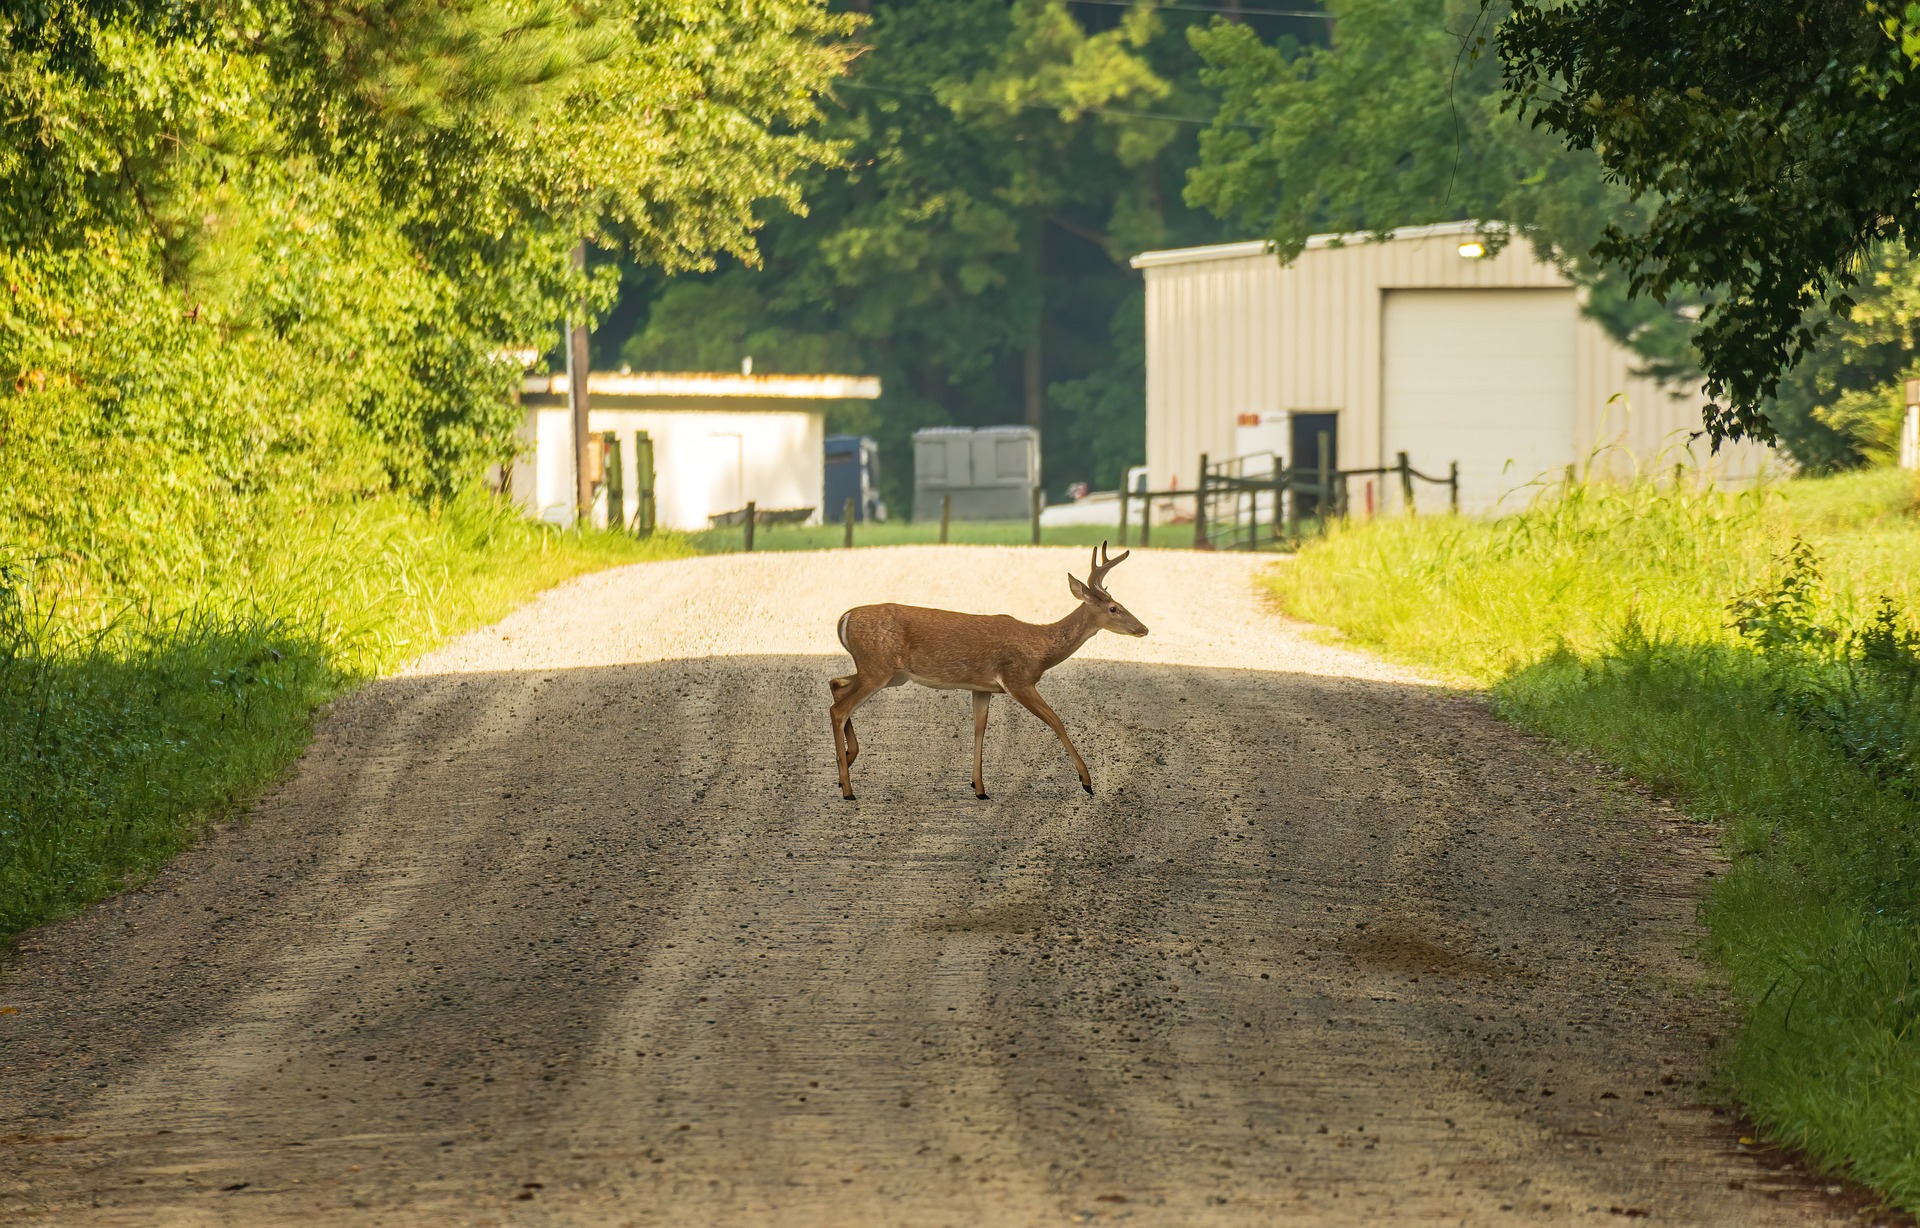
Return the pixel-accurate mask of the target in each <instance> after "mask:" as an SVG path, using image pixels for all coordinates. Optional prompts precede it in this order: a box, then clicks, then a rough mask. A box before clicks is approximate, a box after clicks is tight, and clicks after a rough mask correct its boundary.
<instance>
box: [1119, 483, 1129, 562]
mask: <svg viewBox="0 0 1920 1228" xmlns="http://www.w3.org/2000/svg"><path fill="white" fill-rule="evenodd" d="M1127 494H1128V491H1127V476H1126V474H1125V473H1124V472H1123V473H1122V474H1121V475H1120V544H1121V545H1122V546H1125V545H1126V544H1127Z"/></svg>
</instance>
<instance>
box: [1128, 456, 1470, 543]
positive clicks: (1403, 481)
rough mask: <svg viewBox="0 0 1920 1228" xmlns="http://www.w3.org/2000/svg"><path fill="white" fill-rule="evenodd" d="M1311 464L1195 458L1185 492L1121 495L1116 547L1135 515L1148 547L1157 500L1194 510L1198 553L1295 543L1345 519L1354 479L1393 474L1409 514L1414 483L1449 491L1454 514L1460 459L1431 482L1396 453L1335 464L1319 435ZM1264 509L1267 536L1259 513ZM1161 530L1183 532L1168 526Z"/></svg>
mask: <svg viewBox="0 0 1920 1228" xmlns="http://www.w3.org/2000/svg"><path fill="white" fill-rule="evenodd" d="M1319 443H1320V448H1319V453H1320V454H1319V456H1318V458H1317V463H1316V464H1315V465H1314V466H1313V467H1312V468H1306V467H1303V466H1301V465H1298V464H1295V465H1292V466H1288V465H1287V464H1285V463H1284V461H1283V460H1282V458H1280V457H1277V456H1270V455H1269V454H1265V453H1263V454H1260V455H1259V456H1254V457H1234V458H1232V459H1230V460H1226V461H1221V462H1217V463H1215V462H1213V461H1211V460H1210V458H1209V457H1208V456H1207V455H1206V453H1204V452H1203V453H1201V455H1200V467H1199V474H1200V480H1199V482H1198V483H1197V484H1196V485H1195V486H1193V487H1192V488H1191V489H1188V490H1146V491H1128V490H1125V489H1123V490H1121V492H1120V523H1119V526H1118V528H1119V534H1120V544H1121V545H1123V546H1124V545H1127V544H1128V537H1129V536H1130V534H1131V532H1132V530H1133V529H1134V528H1135V527H1136V526H1135V525H1134V523H1133V522H1134V517H1135V515H1136V510H1135V509H1137V515H1138V518H1139V523H1138V526H1137V527H1138V529H1139V542H1140V544H1141V545H1142V546H1150V545H1152V544H1153V507H1154V504H1155V503H1156V502H1174V503H1179V502H1183V501H1184V502H1191V504H1192V506H1193V519H1192V521H1191V526H1192V529H1193V545H1194V548H1195V549H1197V550H1222V549H1227V550H1257V549H1259V548H1260V547H1261V546H1262V545H1263V544H1266V543H1268V542H1286V541H1297V540H1298V539H1299V538H1300V536H1301V533H1302V530H1303V528H1311V529H1313V530H1316V531H1317V530H1320V529H1323V528H1324V527H1325V525H1326V524H1327V522H1328V521H1330V520H1335V519H1338V518H1341V517H1344V516H1346V515H1347V514H1348V513H1349V510H1350V504H1349V502H1348V492H1349V489H1350V484H1351V481H1352V479H1354V478H1366V477H1381V478H1385V477H1388V476H1392V477H1393V478H1395V479H1397V480H1398V482H1399V486H1400V498H1401V503H1402V505H1403V506H1405V507H1406V508H1407V509H1408V510H1409V511H1412V510H1413V508H1414V506H1415V504H1414V483H1415V482H1425V483H1428V484H1430V485H1434V486H1445V487H1446V488H1447V506H1448V508H1449V510H1451V511H1455V512H1457V511H1459V510H1460V462H1458V461H1454V462H1452V463H1451V464H1449V465H1448V466H1447V474H1446V476H1445V477H1435V476H1433V475H1431V474H1427V473H1422V472H1421V471H1420V470H1418V469H1415V468H1414V467H1413V465H1412V463H1411V462H1410V461H1409V460H1408V458H1407V454H1406V453H1405V452H1402V453H1400V454H1399V455H1398V457H1397V458H1396V459H1395V461H1394V463H1393V464H1392V465H1387V466H1383V467H1380V468H1373V469H1339V468H1336V467H1334V465H1333V464H1332V458H1331V451H1332V449H1331V447H1330V443H1331V441H1330V440H1329V438H1328V436H1327V435H1326V433H1324V432H1322V433H1321V435H1320V439H1319ZM1261 459H1266V460H1267V461H1268V465H1269V467H1268V468H1266V469H1265V470H1263V471H1260V472H1256V473H1254V474H1251V475H1248V474H1246V473H1245V470H1246V468H1247V463H1248V462H1250V461H1259V460H1261ZM1263 505H1264V511H1265V512H1266V521H1265V531H1264V533H1263V531H1262V521H1261V513H1262V511H1263ZM1165 527H1166V528H1167V529H1178V528H1184V527H1186V526H1185V525H1184V524H1183V525H1179V526H1175V525H1167V526H1165Z"/></svg>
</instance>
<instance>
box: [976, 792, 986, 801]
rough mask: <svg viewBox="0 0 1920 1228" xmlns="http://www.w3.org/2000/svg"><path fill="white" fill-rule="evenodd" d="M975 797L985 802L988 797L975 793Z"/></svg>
mask: <svg viewBox="0 0 1920 1228" xmlns="http://www.w3.org/2000/svg"><path fill="white" fill-rule="evenodd" d="M974 796H975V797H977V798H979V799H980V800H981V801H983V802H984V801H986V800H987V795H986V794H984V793H975V794H974Z"/></svg>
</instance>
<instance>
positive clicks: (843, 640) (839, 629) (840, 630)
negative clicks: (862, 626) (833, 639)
mask: <svg viewBox="0 0 1920 1228" xmlns="http://www.w3.org/2000/svg"><path fill="white" fill-rule="evenodd" d="M852 617H853V611H852V610H848V611H847V612H846V613H845V614H842V615H841V616H840V621H839V622H838V623H836V624H835V625H834V632H835V633H836V634H838V635H839V637H840V647H842V648H844V649H846V650H847V651H848V652H852V651H853V645H851V644H849V643H847V620H848V619H849V618H852Z"/></svg>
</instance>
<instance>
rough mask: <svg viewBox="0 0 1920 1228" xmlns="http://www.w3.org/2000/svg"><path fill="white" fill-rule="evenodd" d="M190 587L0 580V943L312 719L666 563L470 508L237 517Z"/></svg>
mask: <svg viewBox="0 0 1920 1228" xmlns="http://www.w3.org/2000/svg"><path fill="white" fill-rule="evenodd" d="M256 510H257V512H258V520H257V521H256V522H255V523H254V524H252V525H251V526H250V531H249V532H247V533H245V534H240V535H236V536H235V538H234V540H235V541H236V542H237V543H238V544H237V545H235V546H234V547H233V548H232V549H230V551H229V552H228V553H227V554H226V555H225V556H223V557H220V558H218V559H215V560H212V561H211V562H210V563H209V564H208V565H205V566H201V567H196V568H193V569H191V570H190V571H189V570H186V569H182V570H181V571H180V572H177V573H174V574H164V573H161V574H155V573H151V572H149V573H145V574H136V576H135V578H134V579H133V580H131V581H129V582H126V583H122V584H119V585H110V584H104V583H102V582H101V581H100V580H99V573H98V571H97V569H93V568H89V567H87V566H86V565H85V564H86V560H78V561H77V562H75V561H65V560H61V559H38V560H35V559H28V558H20V557H15V558H11V559H7V560H4V561H0V938H4V937H5V936H6V935H9V934H12V933H15V932H18V931H19V930H22V929H25V928H27V927H29V926H33V925H38V924H42V923H44V922H46V921H49V920H52V919H54V918H56V917H59V916H61V915H63V914H66V913H69V912H71V911H73V910H75V909H77V908H80V907H83V906H85V905H86V904H88V903H90V902H92V901H93V900H96V899H99V898H101V897H102V896H104V895H106V894H109V893H111V892H112V891H115V890H117V889H119V888H120V887H122V886H124V885H126V884H128V883H130V882H134V881H137V880H138V879H140V878H142V877H143V876H145V875H147V874H150V873H151V872H152V871H153V870H155V869H156V868H158V867H159V866H161V865H163V864H164V863H165V862H166V861H167V859H169V858H170V857H172V856H173V855H174V854H175V853H177V852H178V851H179V850H180V849H181V848H183V847H184V846H185V845H186V844H188V843H189V842H190V841H191V840H192V839H193V837H194V836H195V834H196V833H197V832H199V831H200V830H201V829H202V828H203V827H204V826H205V824H206V823H207V822H209V821H211V820H213V819H216V818H219V817H221V816H223V815H227V814H231V813H233V812H234V811H236V810H237V809H238V808H239V807H241V806H243V805H245V804H246V803H247V802H248V801H250V800H251V799H252V798H253V797H255V796H257V795H258V794H259V792H260V791H261V790H262V789H264V788H265V787H266V786H267V785H268V784H270V783H271V782H272V781H273V780H274V779H275V778H276V777H277V776H278V775H279V774H280V773H282V772H283V771H285V770H286V768H287V766H288V765H289V764H290V763H291V762H292V761H293V760H294V758H295V757H296V756H297V755H298V754H299V752H300V750H301V748H302V747H303V746H304V745H305V743H306V739H307V735H308V732H309V728H310V720H311V714H312V712H313V711H314V709H315V707H316V706H317V705H319V704H321V703H323V702H325V701H326V700H327V699H329V698H331V697H332V696H334V695H336V694H338V693H340V691H341V690H343V689H344V688H347V687H350V686H352V685H353V684H354V683H356V682H357V681H359V680H361V679H364V678H367V677H370V676H373V675H375V674H378V673H380V672H383V671H385V670H388V669H391V668H393V667H394V666H395V665H398V664H399V663H401V662H402V661H404V660H406V659H407V658H409V657H411V656H414V655H417V654H418V653H420V652H422V651H424V650H425V649H426V648H428V647H430V646H432V645H433V644H434V643H436V642H438V641H440V640H442V639H444V638H446V637H447V636H450V635H453V634H457V633H458V632H460V631H463V630H466V629H468V628H470V627H474V626H479V625H484V624H485V623H488V622H491V621H493V620H495V619H497V618H498V617H500V616H501V615H502V614H504V613H506V612H507V611H508V610H510V609H511V608H512V607H513V606H514V605H515V604H517V603H519V602H520V601H522V600H524V599H525V598H526V597H527V596H529V595H531V594H532V593H534V592H536V591H538V590H540V589H542V588H545V587H548V586H550V585H553V584H555V583H558V582H560V581H561V580H564V579H567V578H568V577H570V576H573V575H577V574H579V573H581V572H583V571H587V570H592V569H594V568H599V567H604V566H609V565H612V564H615V563H620V562H628V561H634V560H638V559H644V558H657V557H663V556H667V555H672V554H677V553H684V552H686V550H687V547H686V545H685V544H684V543H683V542H681V541H679V540H678V539H674V538H670V537H662V538H658V539H655V540H653V541H651V542H647V543H640V542H635V541H633V540H632V539H630V538H624V537H620V536H617V535H611V534H581V533H559V532H555V531H553V530H552V529H549V528H547V527H545V526H542V525H538V524H534V523H530V522H528V521H525V520H523V519H522V518H520V517H518V516H517V515H515V514H513V513H512V512H511V511H510V510H508V509H506V508H503V507H501V506H499V505H498V504H496V503H494V502H493V501H492V500H490V499H487V498H485V497H482V496H472V497H468V498H465V499H461V500H457V501H455V502H453V503H452V504H450V505H447V506H445V507H442V508H440V509H438V510H429V509H424V508H422V507H421V506H420V505H418V504H415V503H412V502H410V501H407V500H403V499H398V498H386V499H364V500H352V501H342V502H339V503H334V504H327V505H320V506H312V505H294V506H289V507H283V508H274V507H271V506H265V507H261V508H258V509H256Z"/></svg>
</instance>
